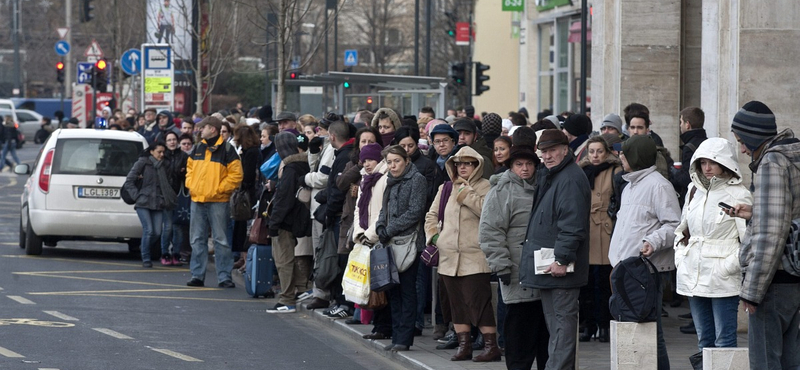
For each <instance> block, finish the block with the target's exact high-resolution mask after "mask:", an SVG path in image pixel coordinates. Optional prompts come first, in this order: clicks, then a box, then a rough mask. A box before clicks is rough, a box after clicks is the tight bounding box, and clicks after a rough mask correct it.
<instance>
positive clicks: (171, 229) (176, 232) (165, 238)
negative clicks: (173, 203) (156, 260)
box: [161, 211, 183, 257]
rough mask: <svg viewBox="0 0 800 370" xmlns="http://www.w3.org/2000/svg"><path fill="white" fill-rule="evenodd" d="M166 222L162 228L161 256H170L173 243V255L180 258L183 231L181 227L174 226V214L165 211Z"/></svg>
mask: <svg viewBox="0 0 800 370" xmlns="http://www.w3.org/2000/svg"><path fill="white" fill-rule="evenodd" d="M163 218H164V222H163V223H162V224H163V225H162V227H161V256H169V255H170V253H169V245H170V243H172V255H173V256H176V257H180V253H181V243H182V242H183V230H181V227H180V225H174V224H173V221H172V212H171V211H164V217H163Z"/></svg>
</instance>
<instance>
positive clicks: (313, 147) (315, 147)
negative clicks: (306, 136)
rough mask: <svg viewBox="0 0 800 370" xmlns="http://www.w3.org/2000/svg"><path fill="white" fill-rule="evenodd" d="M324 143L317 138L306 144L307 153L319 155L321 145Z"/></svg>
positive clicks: (321, 139)
mask: <svg viewBox="0 0 800 370" xmlns="http://www.w3.org/2000/svg"><path fill="white" fill-rule="evenodd" d="M324 143H325V139H323V138H321V137H319V136H317V137H315V138H313V139H311V141H309V142H308V151H310V152H311V154H317V153H319V151H320V149H322V144H324Z"/></svg>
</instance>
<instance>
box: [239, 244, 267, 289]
mask: <svg viewBox="0 0 800 370" xmlns="http://www.w3.org/2000/svg"><path fill="white" fill-rule="evenodd" d="M274 266H275V263H274V261H273V259H272V246H271V245H263V244H253V245H251V246H250V249H249V250H248V251H247V260H246V261H245V270H246V271H245V273H244V287H245V290H247V294H248V295H249V296H251V297H253V298H258V297H260V296H264V297H267V298H272V297H274V296H275V293H273V292H272V279H273V276H274V275H275V267H274Z"/></svg>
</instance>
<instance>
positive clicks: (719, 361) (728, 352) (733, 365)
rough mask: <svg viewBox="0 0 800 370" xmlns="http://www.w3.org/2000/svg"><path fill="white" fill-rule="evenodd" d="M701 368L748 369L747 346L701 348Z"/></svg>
mask: <svg viewBox="0 0 800 370" xmlns="http://www.w3.org/2000/svg"><path fill="white" fill-rule="evenodd" d="M703 370H750V357H749V353H748V351H747V348H703Z"/></svg>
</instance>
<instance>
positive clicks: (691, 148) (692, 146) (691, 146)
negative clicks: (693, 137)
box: [681, 142, 697, 165]
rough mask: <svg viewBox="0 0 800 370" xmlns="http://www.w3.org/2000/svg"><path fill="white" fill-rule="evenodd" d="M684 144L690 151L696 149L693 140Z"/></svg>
mask: <svg viewBox="0 0 800 370" xmlns="http://www.w3.org/2000/svg"><path fill="white" fill-rule="evenodd" d="M684 146H685V147H687V148H689V149H690V150H691V151H692V153H694V152H696V151H697V145H695V144H694V143H693V142H688V143H686V144H684ZM681 165H683V163H681Z"/></svg>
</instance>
